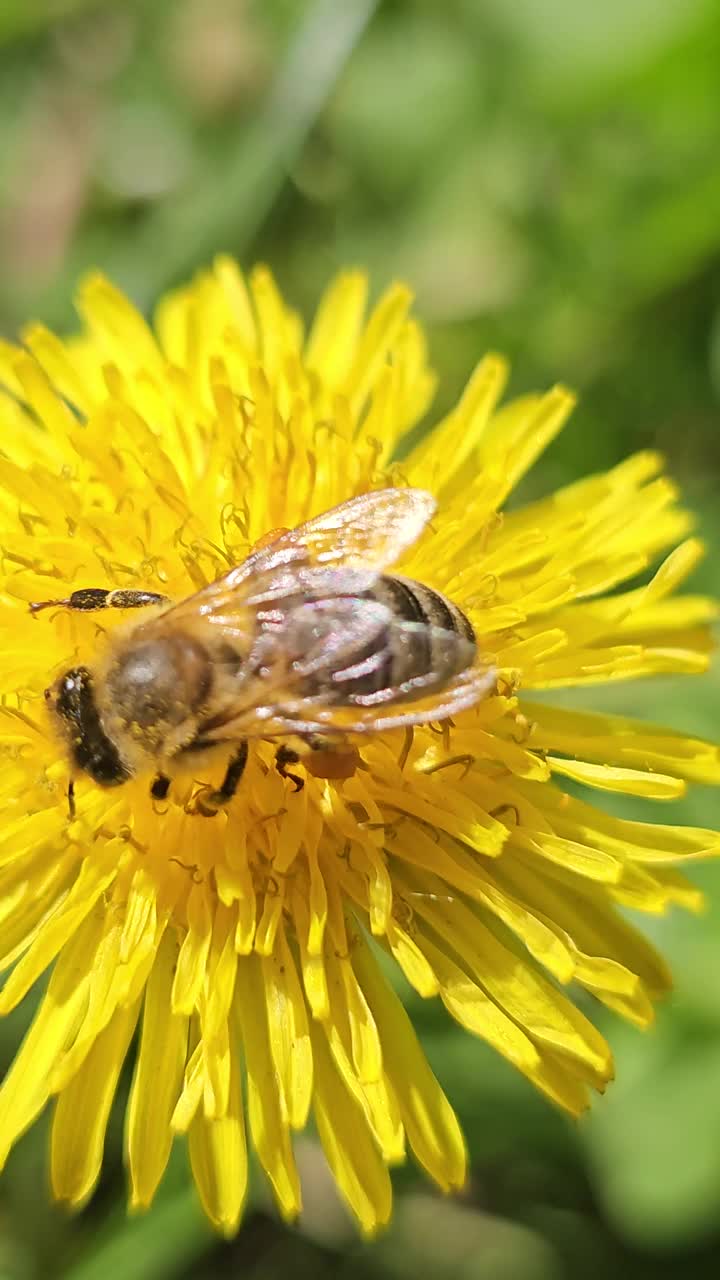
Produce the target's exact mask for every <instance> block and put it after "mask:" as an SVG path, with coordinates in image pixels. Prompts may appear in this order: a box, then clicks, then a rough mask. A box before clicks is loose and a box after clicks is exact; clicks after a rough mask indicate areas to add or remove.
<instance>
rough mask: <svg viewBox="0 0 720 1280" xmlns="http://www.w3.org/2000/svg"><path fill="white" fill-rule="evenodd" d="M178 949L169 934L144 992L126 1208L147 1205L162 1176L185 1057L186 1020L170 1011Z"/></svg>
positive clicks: (128, 1138) (128, 1127) (131, 1100)
mask: <svg viewBox="0 0 720 1280" xmlns="http://www.w3.org/2000/svg"><path fill="white" fill-rule="evenodd" d="M179 950H180V948H179V946H178V941H177V937H176V936H175V934H174V932H170V931H169V932H168V933H166V934H165V936H164V937H163V939H162V942H161V943H160V947H159V948H158V953H157V957H156V959H155V964H154V965H153V969H152V973H151V974H150V978H149V980H148V984H147V990H146V992H145V1007H144V1010H143V1020H142V1033H141V1037H140V1049H139V1052H138V1057H137V1062H136V1064H135V1073H134V1075H133V1080H132V1085H131V1087H130V1098H129V1101H128V1111H127V1123H126V1135H125V1142H126V1152H127V1162H128V1169H129V1173H130V1203H131V1205H132V1206H133V1207H134V1208H144V1207H145V1206H147V1205H149V1204H150V1202H151V1200H152V1198H153V1196H154V1194H155V1191H156V1189H157V1185H158V1183H159V1181H160V1179H161V1178H162V1175H163V1173H164V1172H165V1166H166V1165H167V1162H168V1159H169V1156H170V1148H171V1146H172V1130H171V1127H170V1120H171V1117H172V1114H173V1111H174V1109H175V1104H176V1102H177V1100H178V1097H179V1095H180V1089H181V1086H182V1078H183V1071H184V1068H185V1060H186V1056H187V1042H188V1020H187V1018H186V1017H184V1016H183V1015H181V1014H176V1013H172V1012H171V1005H170V999H171V992H172V985H173V975H174V972H175V968H176V965H177V962H178V955H179Z"/></svg>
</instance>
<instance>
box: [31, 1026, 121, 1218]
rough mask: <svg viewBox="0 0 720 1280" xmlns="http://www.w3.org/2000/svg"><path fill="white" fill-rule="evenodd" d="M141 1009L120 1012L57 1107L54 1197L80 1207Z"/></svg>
mask: <svg viewBox="0 0 720 1280" xmlns="http://www.w3.org/2000/svg"><path fill="white" fill-rule="evenodd" d="M138 1012H139V1005H138V1004H135V1005H134V1006H133V1007H132V1008H130V1009H118V1010H117V1012H116V1013H115V1015H114V1017H113V1018H112V1020H111V1022H110V1023H109V1024H108V1026H107V1027H106V1028H105V1030H104V1031H101V1032H100V1034H99V1036H98V1037H97V1039H96V1040H95V1042H94V1044H93V1046H92V1048H91V1049H90V1051H89V1053H88V1055H87V1057H86V1058H85V1061H84V1062H83V1065H82V1067H81V1068H80V1070H79V1071H78V1072H77V1074H76V1075H75V1076H74V1077H73V1079H72V1080H71V1081H70V1083H69V1084H68V1085H67V1086H66V1088H64V1089H63V1091H62V1093H61V1094H60V1097H59V1098H58V1100H57V1104H56V1106H55V1114H54V1116H53V1125H52V1135H51V1144H50V1171H51V1178H52V1188H53V1194H54V1195H55V1196H56V1197H57V1198H58V1200H67V1201H68V1202H69V1203H70V1204H71V1205H81V1204H83V1203H84V1201H85V1200H86V1199H87V1198H88V1196H89V1195H90V1193H91V1192H92V1190H93V1188H94V1186H95V1184H96V1182H97V1180H98V1178H99V1177H100V1170H101V1167H102V1158H103V1148H104V1145H105V1129H106V1127H107V1122H108V1116H109V1114H110V1107H111V1105H112V1101H113V1098H114V1096H115V1089H116V1088H117V1082H118V1077H119V1075H120V1070H121V1068H122V1065H123V1062H124V1059H125V1055H126V1053H127V1051H128V1048H129V1046H130V1041H131V1039H132V1036H133V1032H134V1030H135V1024H136V1022H137V1018H138Z"/></svg>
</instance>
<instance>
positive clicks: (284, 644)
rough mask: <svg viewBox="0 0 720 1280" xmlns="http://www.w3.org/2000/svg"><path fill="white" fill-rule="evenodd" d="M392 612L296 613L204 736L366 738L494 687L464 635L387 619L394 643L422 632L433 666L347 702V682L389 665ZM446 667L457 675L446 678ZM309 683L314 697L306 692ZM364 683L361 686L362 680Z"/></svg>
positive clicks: (427, 718) (352, 603)
mask: <svg viewBox="0 0 720 1280" xmlns="http://www.w3.org/2000/svg"><path fill="white" fill-rule="evenodd" d="M390 621H391V614H390V611H389V610H388V609H386V607H385V606H384V605H381V604H378V603H376V602H374V601H368V600H357V599H355V600H353V599H345V600H328V601H323V602H322V603H321V605H320V606H319V605H317V604H314V605H305V606H302V607H301V608H299V609H298V610H296V611H295V613H294V614H293V615H292V617H291V619H290V621H289V625H288V627H287V628H286V629H285V630H284V631H283V633H282V634H281V635H280V636H279V637H278V639H277V648H276V651H275V653H273V648H272V645H273V638H272V637H265V638H264V643H265V644H266V646H267V649H266V652H265V654H264V655H261V661H262V663H263V665H262V666H261V669H260V671H259V673H258V675H257V676H256V677H255V678H254V679H253V680H252V682H251V683H250V684H247V683H246V684H245V685H244V687H243V689H242V695H241V696H242V706H240V705H236V706H235V707H232V706H228V708H227V711H226V713H225V715H224V716H223V717H222V720H216V721H215V723H214V724H213V726H212V728H211V729H210V731H209V732H208V731H207V730H203V736H205V737H207V736H209V737H214V738H216V739H217V740H221V739H226V738H236V737H273V736H275V735H282V734H310V733H317V734H328V735H332V734H339V735H344V734H351V735H352V734H370V733H381V732H383V731H384V730H387V729H397V728H401V727H403V726H408V725H419V724H428V723H430V722H433V721H436V720H444V719H447V718H448V717H450V716H453V715H456V714H458V713H459V712H460V711H463V710H465V709H467V708H468V707H471V706H473V705H474V704H475V703H477V702H479V701H480V700H481V699H482V698H484V697H487V696H488V695H489V694H490V693H491V692H492V691H493V690H494V689H495V685H496V673H495V671H494V670H493V669H492V668H490V667H488V666H477V665H473V661H474V658H475V648H474V645H473V644H472V643H471V642H470V641H468V640H467V639H466V638H465V637H464V636H461V635H457V634H456V633H455V632H452V631H446V630H444V629H443V628H440V627H432V626H426V625H425V624H424V623H416V622H398V621H397V620H396V619H395V620H392V633H393V639H394V642H395V643H397V641H398V638H400V640H401V642H402V639H403V637H406V639H407V642H408V643H415V642H416V640H417V638H418V635H419V633H420V632H422V633H423V639H424V640H425V642H426V644H427V645H428V646H429V651H430V652H432V653H434V654H436V655H438V659H440V657H442V661H439V662H438V668H436V669H433V670H431V671H429V672H428V673H426V674H424V675H420V676H414V677H412V678H411V679H408V680H405V681H404V682H402V683H401V684H399V685H391V684H389V685H384V686H381V687H379V688H378V689H376V690H375V691H374V692H371V693H363V692H357V693H354V694H352V695H350V696H346V694H345V692H344V691H343V685H345V686H346V687H347V686H348V682H350V685H351V686H352V683H353V682H354V681H356V679H357V677H358V676H360V677H363V676H366V675H367V676H374V675H376V674H377V673H382V672H384V671H387V670H389V669H390V661H389V660H390V657H391V655H390V652H389V649H388V647H387V631H388V624H389V622H390ZM443 669H444V671H445V673H447V671H449V670H452V671H454V672H456V673H457V674H454V675H452V676H450V677H449V678H448V677H447V674H443ZM308 679H309V680H310V682H311V685H312V689H313V691H312V692H310V693H309V692H308ZM361 683H362V682H361Z"/></svg>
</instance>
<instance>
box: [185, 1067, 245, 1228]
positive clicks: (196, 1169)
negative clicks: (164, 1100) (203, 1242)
mask: <svg viewBox="0 0 720 1280" xmlns="http://www.w3.org/2000/svg"><path fill="white" fill-rule="evenodd" d="M231 1062H232V1067H231V1072H230V1102H229V1106H228V1109H227V1111H226V1113H225V1115H224V1116H223V1117H222V1119H221V1120H208V1119H207V1118H206V1117H205V1116H204V1115H203V1114H202V1113H198V1114H196V1116H195V1119H194V1120H193V1122H192V1124H191V1125H190V1129H189V1131H188V1150H189V1152H190V1166H191V1168H192V1172H193V1177H194V1179H195V1182H196V1184H197V1188H198V1191H199V1193H200V1199H201V1201H202V1206H203V1209H204V1210H205V1212H206V1214H207V1215H208V1217H209V1219H210V1221H211V1222H212V1223H214V1225H215V1226H216V1227H217V1228H218V1230H220V1231H221V1232H222V1233H223V1235H226V1236H231V1235H233V1234H234V1233H235V1231H236V1230H237V1227H238V1223H239V1222H240V1218H241V1215H242V1210H243V1204H244V1203H245V1196H246V1194H247V1178H248V1164H247V1148H246V1145H245V1123H244V1120H243V1105H242V1088H241V1084H240V1068H239V1063H238V1055H237V1051H236V1052H234V1053H233V1054H232V1057H231Z"/></svg>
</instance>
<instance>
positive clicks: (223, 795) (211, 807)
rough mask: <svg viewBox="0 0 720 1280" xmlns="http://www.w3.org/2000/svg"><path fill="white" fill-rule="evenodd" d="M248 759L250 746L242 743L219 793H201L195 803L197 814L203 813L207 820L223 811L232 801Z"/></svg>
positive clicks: (231, 759)
mask: <svg viewBox="0 0 720 1280" xmlns="http://www.w3.org/2000/svg"><path fill="white" fill-rule="evenodd" d="M247 758H248V744H247V742H241V743H240V746H239V747H238V749H237V751H236V752H235V753H234V754H233V755H232V756H231V757H230V760H229V761H228V766H227V769H226V770H225V777H224V778H223V780H222V782H221V783H220V786H219V787H218V788H217V791H208V792H205V793H203V792H201V793H200V795H199V796H198V797H197V799H196V801H195V812H196V813H201V814H202V815H203V817H205V818H212V817H214V816H215V814H216V813H217V811H218V809H222V807H223V805H226V804H227V803H228V800H232V798H233V796H234V795H235V792H236V791H237V789H238V786H239V784H240V779H241V778H242V776H243V774H244V772H245V765H246V764H247Z"/></svg>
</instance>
